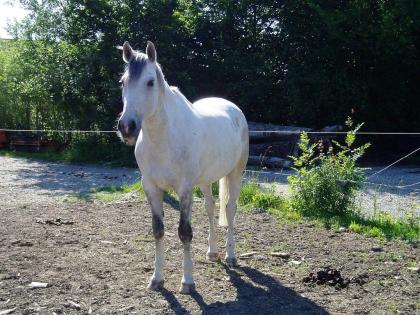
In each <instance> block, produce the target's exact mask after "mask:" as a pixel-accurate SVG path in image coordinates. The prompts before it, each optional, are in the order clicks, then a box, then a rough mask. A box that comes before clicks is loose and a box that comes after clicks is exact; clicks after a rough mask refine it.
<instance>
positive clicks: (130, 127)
mask: <svg viewBox="0 0 420 315" xmlns="http://www.w3.org/2000/svg"><path fill="white" fill-rule="evenodd" d="M128 130H129V131H130V132H133V131H135V130H136V122H135V121H134V120H132V121H130V123H129V124H128Z"/></svg>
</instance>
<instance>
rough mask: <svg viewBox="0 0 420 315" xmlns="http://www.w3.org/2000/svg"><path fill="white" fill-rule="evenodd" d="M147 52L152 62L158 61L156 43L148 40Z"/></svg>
mask: <svg viewBox="0 0 420 315" xmlns="http://www.w3.org/2000/svg"><path fill="white" fill-rule="evenodd" d="M146 54H147V57H148V58H149V60H150V61H151V62H155V61H156V48H155V45H154V44H153V43H152V42H151V41H149V40H148V41H147V46H146Z"/></svg>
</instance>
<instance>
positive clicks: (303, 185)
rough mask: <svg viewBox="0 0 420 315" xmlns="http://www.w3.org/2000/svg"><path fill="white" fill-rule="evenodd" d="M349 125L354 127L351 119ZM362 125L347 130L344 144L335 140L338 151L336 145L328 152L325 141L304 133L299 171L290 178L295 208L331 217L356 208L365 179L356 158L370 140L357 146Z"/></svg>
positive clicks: (302, 135) (298, 164) (296, 164)
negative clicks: (361, 184) (357, 197)
mask: <svg viewBox="0 0 420 315" xmlns="http://www.w3.org/2000/svg"><path fill="white" fill-rule="evenodd" d="M346 124H347V126H348V127H350V128H351V127H353V123H352V121H351V120H350V119H348V120H347V122H346ZM361 126H362V124H360V125H358V126H356V127H354V128H353V129H352V130H350V131H349V132H347V134H346V137H345V144H344V145H343V144H340V143H338V142H337V141H333V144H334V146H335V149H336V150H337V152H336V153H335V152H334V148H333V147H332V146H330V148H329V149H328V152H327V153H324V148H323V144H322V142H319V143H313V144H311V143H310V140H309V137H308V134H307V133H305V132H303V133H302V134H301V137H300V143H299V149H300V150H301V154H300V155H299V156H298V157H292V159H293V161H294V169H295V170H296V174H295V175H291V176H289V177H288V181H289V184H290V187H291V191H292V196H291V206H292V208H293V209H295V210H298V211H300V212H302V213H303V214H304V215H308V216H327V217H328V216H334V215H340V214H343V213H349V212H352V211H353V210H354V194H355V192H356V191H357V189H358V188H359V183H360V181H361V180H363V179H364V174H363V171H362V170H361V169H360V168H358V167H357V166H356V161H357V160H358V159H359V158H360V157H361V156H362V155H363V154H364V152H365V150H366V149H367V148H368V147H369V144H368V143H367V144H363V145H361V146H359V147H355V148H354V147H353V144H354V142H355V140H356V132H357V131H358V130H359V129H360V128H361Z"/></svg>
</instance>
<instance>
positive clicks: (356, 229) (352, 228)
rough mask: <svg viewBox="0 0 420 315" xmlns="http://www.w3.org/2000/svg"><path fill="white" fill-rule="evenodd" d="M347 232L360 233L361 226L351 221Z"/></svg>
mask: <svg viewBox="0 0 420 315" xmlns="http://www.w3.org/2000/svg"><path fill="white" fill-rule="evenodd" d="M349 230H350V231H352V232H354V233H362V226H361V225H360V224H358V223H356V222H354V221H353V222H352V223H350V225H349Z"/></svg>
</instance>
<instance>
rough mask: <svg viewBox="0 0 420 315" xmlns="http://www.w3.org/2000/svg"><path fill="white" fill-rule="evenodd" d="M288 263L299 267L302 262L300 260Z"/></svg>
mask: <svg viewBox="0 0 420 315" xmlns="http://www.w3.org/2000/svg"><path fill="white" fill-rule="evenodd" d="M290 263H291V264H293V265H296V266H299V265H300V264H301V263H302V262H301V261H300V260H291V261H290Z"/></svg>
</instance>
